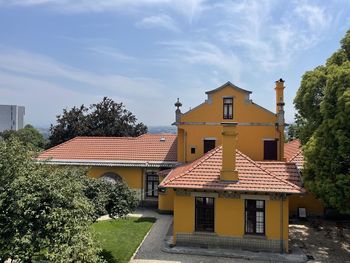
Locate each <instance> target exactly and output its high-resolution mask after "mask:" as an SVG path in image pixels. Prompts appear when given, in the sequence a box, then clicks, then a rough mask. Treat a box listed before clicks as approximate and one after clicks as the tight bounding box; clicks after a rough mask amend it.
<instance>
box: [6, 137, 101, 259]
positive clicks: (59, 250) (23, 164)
mask: <svg viewBox="0 0 350 263" xmlns="http://www.w3.org/2000/svg"><path fill="white" fill-rule="evenodd" d="M32 158H33V156H32V155H31V152H30V151H27V148H26V147H25V146H24V145H23V144H21V143H20V142H19V141H18V140H17V139H15V138H11V139H9V140H8V141H2V142H0V262H2V261H4V260H6V259H8V258H11V259H16V260H17V261H16V262H31V261H32V260H33V259H35V258H42V259H46V260H49V261H50V262H102V261H103V260H102V259H101V258H100V257H99V256H98V253H99V252H100V250H99V249H98V248H97V247H96V246H95V244H94V242H93V237H92V236H91V233H90V231H89V228H90V225H91V223H92V220H93V212H92V211H93V205H92V204H91V203H90V201H89V199H88V198H86V196H85V195H84V189H85V186H84V184H83V183H82V182H81V181H80V180H77V178H78V177H79V176H80V175H78V174H77V173H79V170H76V169H67V168H66V169H54V168H51V167H49V166H44V165H38V164H36V163H35V162H33V160H32Z"/></svg>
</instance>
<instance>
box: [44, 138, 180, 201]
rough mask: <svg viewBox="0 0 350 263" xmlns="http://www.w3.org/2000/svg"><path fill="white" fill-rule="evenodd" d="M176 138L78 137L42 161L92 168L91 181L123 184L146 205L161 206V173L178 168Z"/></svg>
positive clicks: (47, 151) (58, 147)
mask: <svg viewBox="0 0 350 263" xmlns="http://www.w3.org/2000/svg"><path fill="white" fill-rule="evenodd" d="M176 141H177V139H176V135H174V134H144V135H141V136H139V137H135V138H133V137H76V138H74V139H72V140H69V141H67V142H65V143H62V144H60V145H57V146H55V147H53V148H51V149H48V150H46V151H44V152H43V153H42V154H40V156H39V157H38V160H41V161H45V163H47V164H52V165H72V166H83V167H87V168H88V174H89V176H91V177H95V178H103V179H105V180H122V181H124V182H125V183H126V184H127V185H128V187H129V188H130V189H132V190H133V191H135V194H136V197H137V198H138V199H139V200H140V201H142V203H143V204H146V205H153V206H157V205H158V184H159V177H158V174H157V173H158V172H159V171H161V170H164V169H169V168H172V167H174V166H176V165H177V164H178V163H177V161H176V149H177V147H176Z"/></svg>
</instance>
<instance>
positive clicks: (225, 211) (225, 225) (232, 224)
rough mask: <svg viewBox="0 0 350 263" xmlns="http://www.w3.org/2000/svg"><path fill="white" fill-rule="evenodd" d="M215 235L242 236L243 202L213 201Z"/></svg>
mask: <svg viewBox="0 0 350 263" xmlns="http://www.w3.org/2000/svg"><path fill="white" fill-rule="evenodd" d="M214 209H215V219H216V220H215V233H217V234H218V235H221V236H239V237H241V236H243V235H244V202H243V200H241V199H230V198H217V199H216V200H215V208H214Z"/></svg>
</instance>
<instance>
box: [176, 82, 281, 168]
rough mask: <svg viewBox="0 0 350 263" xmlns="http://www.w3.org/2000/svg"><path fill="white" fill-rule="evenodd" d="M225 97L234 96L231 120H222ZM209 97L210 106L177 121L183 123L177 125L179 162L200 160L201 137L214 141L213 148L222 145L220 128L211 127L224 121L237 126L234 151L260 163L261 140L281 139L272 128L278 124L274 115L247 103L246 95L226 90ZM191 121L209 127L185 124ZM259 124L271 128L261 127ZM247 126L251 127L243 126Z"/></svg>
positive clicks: (218, 126)
mask: <svg viewBox="0 0 350 263" xmlns="http://www.w3.org/2000/svg"><path fill="white" fill-rule="evenodd" d="M224 96H232V97H234V100H233V119H232V120H224V119H223V97H224ZM210 98H211V99H210V103H208V102H205V103H203V104H201V105H199V106H198V107H196V108H194V109H192V110H191V111H189V112H187V113H184V114H183V115H182V116H181V118H180V122H181V123H185V124H181V125H178V161H179V162H185V161H186V162H189V161H192V160H195V159H197V158H199V157H201V156H202V155H203V140H204V138H216V140H217V141H216V145H217V146H218V145H221V139H222V136H221V131H222V127H221V125H214V124H215V123H216V124H218V123H221V122H225V121H226V122H238V123H240V124H239V126H238V127H237V133H238V138H237V148H238V149H239V150H241V151H242V152H243V153H245V154H247V155H248V156H249V157H250V158H252V159H253V160H259V161H260V160H263V139H274V138H280V133H279V132H278V130H276V128H275V126H274V125H272V126H271V124H274V123H276V122H277V117H276V115H275V114H274V113H272V112H269V111H268V110H266V109H263V108H261V107H260V106H258V105H256V104H253V103H250V102H249V101H247V94H246V93H243V92H241V91H237V90H234V89H232V88H229V87H226V88H223V89H222V90H220V91H218V92H215V93H213V94H211V95H210ZM193 122H195V123H201V122H206V123H210V124H206V125H202V124H201V125H198V124H197V125H194V124H192V125H191V124H188V123H193ZM186 123H187V124H186ZM252 123H260V125H252ZM262 123H264V124H266V123H267V124H269V125H270V126H269V125H266V126H262V125H261V124H262ZM247 124H250V126H242V125H247ZM240 125H241V126H240ZM282 141H284V138H282ZM184 147H185V150H184ZM191 147H196V153H195V154H191ZM278 156H279V153H278Z"/></svg>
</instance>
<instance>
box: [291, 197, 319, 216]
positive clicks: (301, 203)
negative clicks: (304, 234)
mask: <svg viewBox="0 0 350 263" xmlns="http://www.w3.org/2000/svg"><path fill="white" fill-rule="evenodd" d="M289 199H290V200H289V210H290V214H291V215H295V216H297V215H298V208H299V207H305V208H306V213H307V215H308V216H323V214H324V204H323V203H322V201H321V200H319V199H316V197H315V196H314V195H313V194H312V193H310V192H308V193H306V194H302V195H300V194H295V195H291V196H290V198H289Z"/></svg>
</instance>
